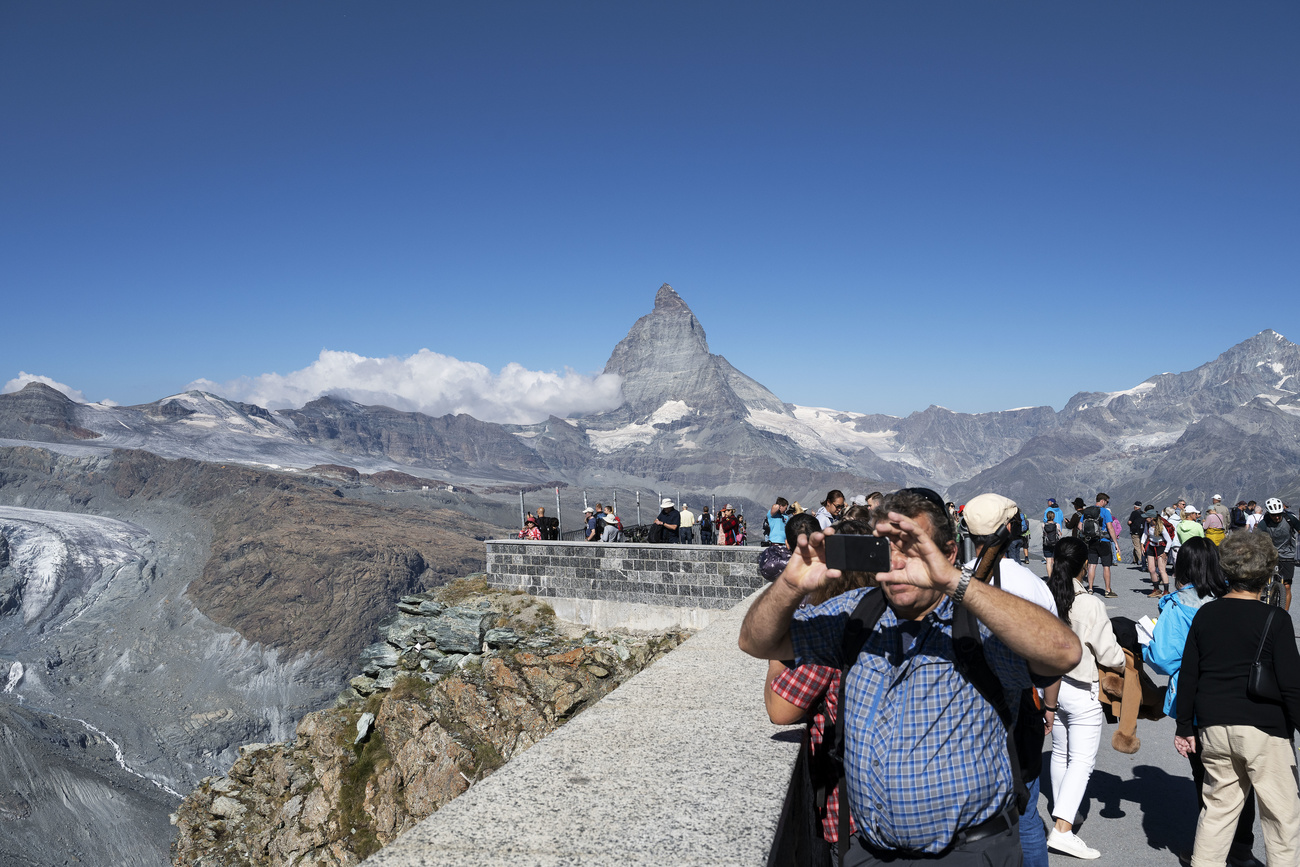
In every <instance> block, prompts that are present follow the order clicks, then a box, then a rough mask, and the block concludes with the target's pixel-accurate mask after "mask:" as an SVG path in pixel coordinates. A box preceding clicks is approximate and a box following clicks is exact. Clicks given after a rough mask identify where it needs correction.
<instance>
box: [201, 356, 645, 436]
mask: <svg viewBox="0 0 1300 867" xmlns="http://www.w3.org/2000/svg"><path fill="white" fill-rule="evenodd" d="M187 389H199V390H201V391H209V392H212V393H214V394H219V395H221V396H222V397H227V398H231V399H234V400H240V401H244V402H246V403H255V404H257V405H259V406H264V407H267V408H269V409H283V408H297V407H301V406H302V405H303V404H305V403H307V402H308V401H312V400H315V399H316V398H318V397H322V396H324V395H332V396H335V397H342V398H346V399H348V400H354V401H356V402H357V403H362V404H379V405H383V406H390V407H393V408H394V409H400V410H406V411H414V412H423V413H426V414H428V415H435V416H436V415H445V414H447V413H462V412H463V413H468V414H469V415H472V416H474V417H475V418H477V419H480V420H482V421H495V422H507V423H513V424H528V423H532V422H538V421H542V420H544V419H545V418H546V417H547V416H550V415H557V416H560V417H561V418H563V417H565V416H567V415H569V414H571V413H586V412H599V411H601V410H606V409H613V408H614V407H616V406H618V405H619V404H621V403H622V402H623V393H622V379H621V378H620V377H619V376H617V375H615V374H600V375H599V376H584V375H582V374H579V373H575V372H574V371H572V370H567V369H566V370H565V371H564V373H563V374H559V373H555V372H546V371H540V370H528V369H526V368H525V367H523V366H522V365H519V364H515V363H514V362H511V363H510V364H507V365H506V366H505V367H504V368H502V369H501V371H500V372H499V373H495V374H494V373H493V372H492V371H490V370H489V369H488V368H486V367H484V366H483V365H481V364H476V363H474V362H472V361H461V360H460V359H457V358H452V357H451V356H449V355H441V354H439V353H437V352H431V351H430V350H428V349H421V350H420V351H419V352H417V353H415V354H414V355H411V356H408V357H406V358H395V357H389V358H367V357H366V356H364V355H357V354H356V353H354V352H337V351H334V350H330V349H324V350H321V354H320V357H319V358H317V359H316V360H315V361H314V362H312V363H311V364H310V365H309V366H307V367H305V368H303V369H302V370H296V371H294V372H292V373H288V374H284V375H281V374H278V373H264V374H262V375H261V376H256V377H251V378H250V377H247V376H245V377H240V378H239V379H236V380H232V381H231V382H226V383H216V382H213V381H211V380H208V379H199V380H196V381H194V382H192V383H190V384H189V385H188V386H187Z"/></svg>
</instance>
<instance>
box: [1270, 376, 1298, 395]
mask: <svg viewBox="0 0 1300 867" xmlns="http://www.w3.org/2000/svg"><path fill="white" fill-rule="evenodd" d="M1292 376H1294V374H1291V373H1288V374H1287V375H1286V376H1284V377H1282V378H1281V379H1279V380H1278V381H1277V385H1275V386H1273V387H1274V388H1276V389H1278V390H1280V391H1286V392H1290V393H1291V394H1295V392H1293V391H1291V389H1289V388H1282V384H1283V383H1285V382H1286V381H1287V380H1288V379H1290V378H1291V377H1292Z"/></svg>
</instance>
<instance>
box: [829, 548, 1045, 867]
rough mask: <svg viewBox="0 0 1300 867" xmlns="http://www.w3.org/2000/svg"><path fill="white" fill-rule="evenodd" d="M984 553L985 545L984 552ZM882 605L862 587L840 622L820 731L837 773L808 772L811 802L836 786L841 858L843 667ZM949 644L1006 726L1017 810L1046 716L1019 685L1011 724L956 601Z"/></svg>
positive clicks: (975, 626)
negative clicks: (837, 656)
mask: <svg viewBox="0 0 1300 867" xmlns="http://www.w3.org/2000/svg"><path fill="white" fill-rule="evenodd" d="M988 553H989V552H988V551H987V550H986V552H985V556H986V557H987V555H988ZM996 553H1000V552H995V554H996ZM991 579H992V580H990V582H989V583H990V584H992V585H993V586H995V587H997V586H999V585H1000V584H1001V572H1000V565H998V564H995V565H994V572H993V575H992V576H991ZM972 580H973V579H972ZM885 607H886V606H885V594H884V593H883V592H881V591H880V590H875V591H868V592H867V593H865V594H863V596H862V599H861V600H860V601H859V602H858V605H857V607H856V608H854V609H853V613H852V614H850V615H849V620H848V623H847V624H846V625H845V628H844V640H843V644H842V650H841V652H842V654H843V656H842V659H843V660H844V665H843V668H842V669H841V670H840V688H839V695H838V698H839V705H838V712H837V713H836V718H835V722H834V723H832V722H831V721H830V719H829V716H828V718H827V720H826V731H825V733H824V735H823V737H822V744H823V746H825V745H827V744H830V745H831V749H830V750H829V751H828V752H829V757H830V761H829V762H828V763H827V764H829V765H831V767H832V768H833V769H834V770H836V771H838V773H837V775H836V777H835V778H834V779H830V778H827V777H826V776H824V774H825V767H824V766H823V769H822V773H823V777H822V780H821V781H818V780H817V779H816V778H814V781H813V782H814V785H815V786H816V787H817V804H818V806H819V807H820V806H821V805H823V804H825V798H826V795H827V794H828V793H829V792H830V790H831V788H833V787H834V786H835V785H836V784H838V785H839V787H840V828H839V840H840V842H839V849H840V859H841V862H842V861H843V859H844V855H845V853H846V852H847V851H848V840H849V834H850V830H849V812H850V810H849V789H848V780H847V778H846V777H845V772H844V751H845V726H844V717H845V716H846V714H845V705H844V692H845V689H844V685H845V682H846V681H847V680H848V676H849V669H851V668H852V667H853V666H854V665H855V664H856V663H857V661H858V654H859V653H861V652H862V648H863V646H864V645H865V644H866V642H867V637H868V636H869V635H871V632H872V630H874V629H875V628H876V623H878V622H879V621H880V618H881V616H882V615H883V614H884V613H885ZM952 644H953V651H954V657H955V659H954V660H953V664H954V665H955V666H956V668H957V671H958V672H959V673H960V674H961V676H962V677H964V678H965V679H966V680H967V682H969V683H970V684H971V686H973V687H975V689H976V690H978V691H979V694H980V695H981V696H983V697H984V700H985V701H987V702H988V703H989V704H990V705H992V706H993V709H994V711H996V712H997V715H998V717H999V718H1000V719H1001V720H1002V724H1003V725H1004V726H1005V727H1006V729H1007V758H1008V759H1009V760H1010V764H1011V778H1012V780H1013V783H1014V788H1015V795H1016V810H1017V811H1018V812H1019V813H1020V815H1022V816H1023V815H1024V814H1025V811H1026V810H1027V809H1028V807H1029V789H1028V788H1027V787H1026V785H1025V780H1034V779H1036V778H1037V777H1038V776H1039V774H1040V773H1042V765H1043V741H1044V739H1045V735H1044V729H1045V728H1046V725H1047V720H1046V717H1044V716H1043V711H1042V709H1041V708H1040V707H1039V705H1038V700H1037V699H1038V694H1037V692H1036V691H1035V690H1033V689H1032V688H1031V689H1025V690H1022V691H1021V694H1020V697H1019V701H1018V705H1019V715H1018V716H1017V718H1016V722H1015V724H1014V725H1012V723H1011V710H1010V707H1009V706H1008V704H1007V700H1006V695H1005V693H1004V691H1003V689H1002V681H1000V680H998V676H997V674H995V673H994V671H993V669H992V667H990V666H989V663H988V660H987V659H986V658H985V656H984V643H983V640H982V639H981V638H980V631H979V621H978V620H977V619H976V617H975V615H974V614H971V613H970V610H969V609H967V608H965V607H964V606H961V605H959V606H957V608H956V610H955V611H954V613H953V625H952ZM1022 756H1023V757H1024V764H1021V757H1022Z"/></svg>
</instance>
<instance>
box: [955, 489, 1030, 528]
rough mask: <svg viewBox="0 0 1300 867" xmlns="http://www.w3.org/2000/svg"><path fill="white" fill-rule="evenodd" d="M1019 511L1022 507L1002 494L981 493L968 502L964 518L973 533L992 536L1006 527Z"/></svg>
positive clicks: (963, 514) (963, 513)
mask: <svg viewBox="0 0 1300 867" xmlns="http://www.w3.org/2000/svg"><path fill="white" fill-rule="evenodd" d="M1018 511H1020V507H1019V506H1017V505H1016V504H1015V502H1014V501H1013V500H1009V499H1007V498H1006V497H1004V496H1002V495H1001V494H980V495H979V496H978V497H976V498H975V499H973V500H971V501H970V502H969V503H967V504H966V508H965V509H964V510H962V518H963V519H964V520H965V521H966V528H967V529H969V530H970V531H971V534H972V535H974V536H990V535H992V534H994V533H996V532H997V531H998V530H999V529H1001V528H1002V527H1005V526H1006V525H1007V522H1008V521H1010V520H1011V516H1012V515H1014V514H1015V513H1016V512H1018Z"/></svg>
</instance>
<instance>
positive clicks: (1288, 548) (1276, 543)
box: [1255, 497, 1300, 611]
mask: <svg viewBox="0 0 1300 867" xmlns="http://www.w3.org/2000/svg"><path fill="white" fill-rule="evenodd" d="M1255 532H1256V533H1259V532H1263V533H1264V534H1265V535H1266V536H1268V538H1269V539H1270V540H1272V542H1273V547H1274V548H1276V549H1277V573H1278V576H1279V577H1280V578H1281V581H1282V583H1283V584H1284V585H1286V608H1287V610H1288V611H1289V610H1291V582H1292V580H1293V579H1294V577H1295V553H1296V539H1297V537H1298V535H1300V518H1297V517H1296V516H1295V515H1293V514H1291V512H1289V511H1287V508H1286V506H1285V505H1284V504H1283V503H1282V501H1281V500H1279V499H1278V498H1277V497H1269V498H1268V499H1267V500H1265V501H1264V520H1262V521H1260V522H1259V523H1258V524H1256V525H1255Z"/></svg>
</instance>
